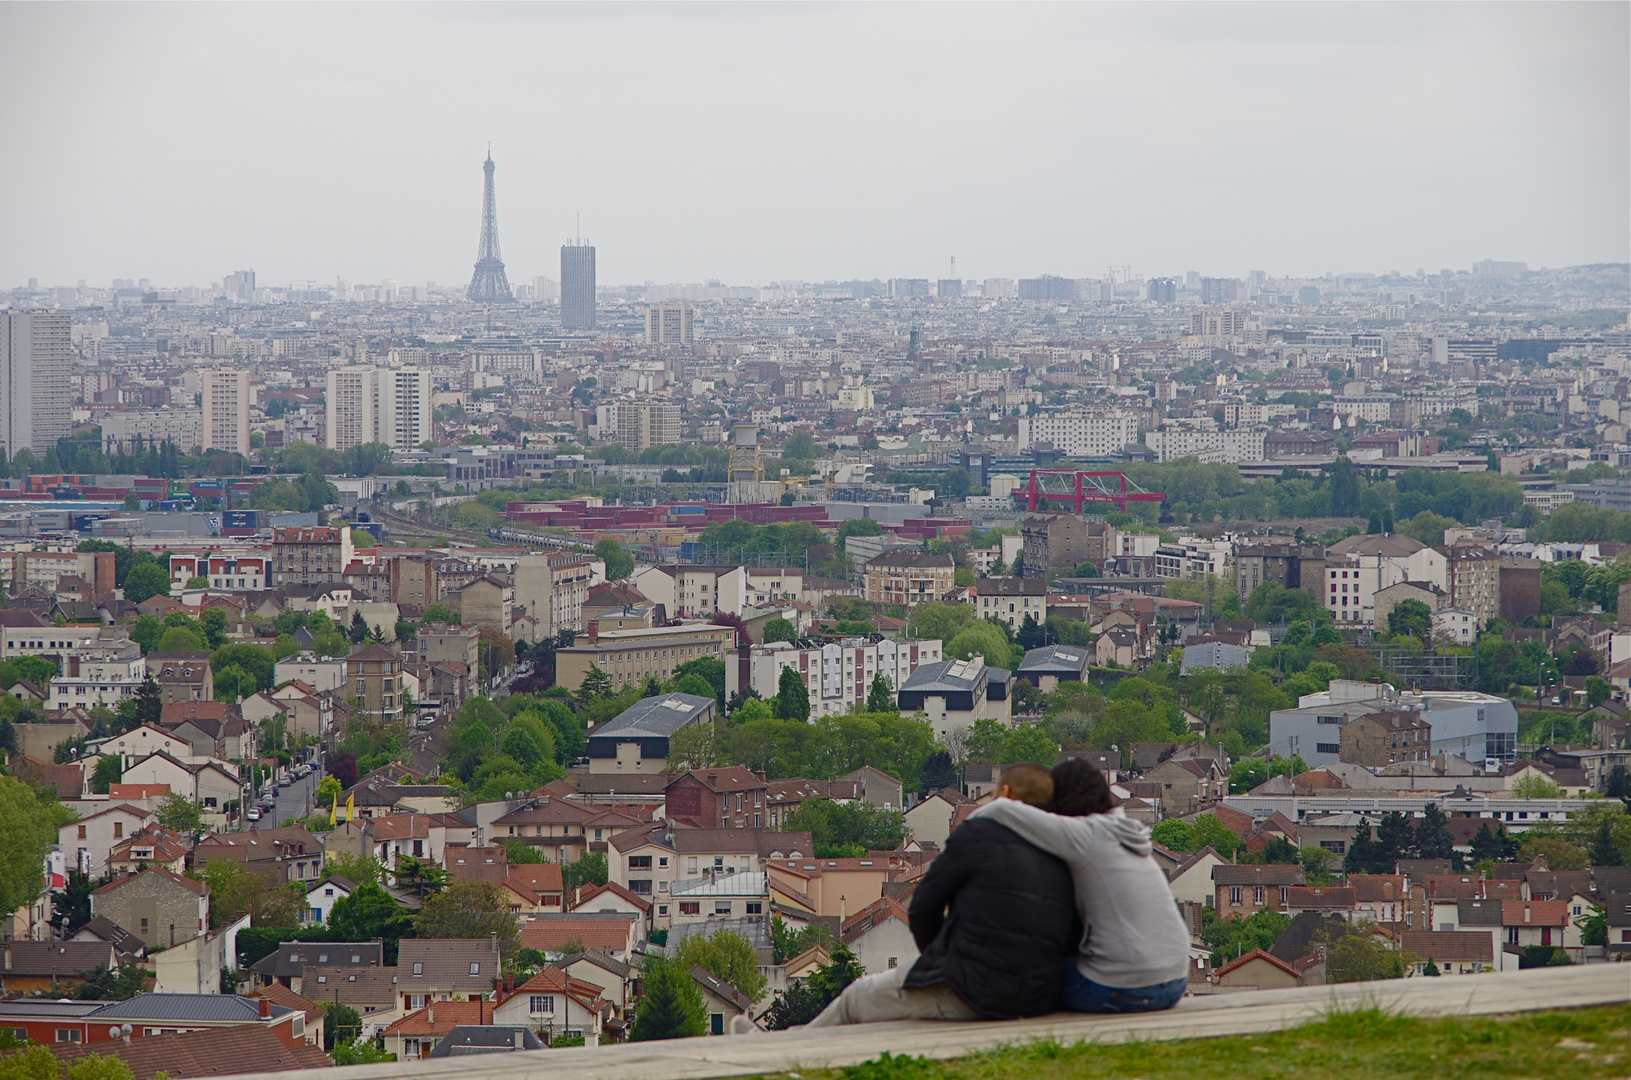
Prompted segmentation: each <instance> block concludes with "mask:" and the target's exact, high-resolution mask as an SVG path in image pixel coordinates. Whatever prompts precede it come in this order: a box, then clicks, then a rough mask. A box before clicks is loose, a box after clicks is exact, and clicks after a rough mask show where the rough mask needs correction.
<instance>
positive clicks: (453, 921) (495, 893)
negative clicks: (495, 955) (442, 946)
mask: <svg viewBox="0 0 1631 1080" xmlns="http://www.w3.org/2000/svg"><path fill="white" fill-rule="evenodd" d="M414 929H415V931H416V933H417V936H419V937H422V938H487V937H490V936H492V935H495V934H496V935H497V936H498V948H499V954H500V955H501V956H502V957H503V958H504V959H505V960H508V959H509V958H510V957H511V956H513V955H514V954H515V950H516V949H518V948H520V945H521V928H520V926H519V924H517V923H516V921H515V916H514V915H512V914H510V905H509V901H508V900H506V899H505V897H504V894H503V893H502V892H501V891H500V889H499V887H498V885H497V884H495V883H494V882H491V881H472V880H464V881H455V882H453V883H452V884H450V885H449V886H448V887H447V888H445V889H443V890H442V891H441V892H438V893H435V894H434V895H432V896H430V897H427V898H426V900H425V902H424V905H423V906H422V907H420V909H419V917H418V918H417V919H416V920H415V921H414Z"/></svg>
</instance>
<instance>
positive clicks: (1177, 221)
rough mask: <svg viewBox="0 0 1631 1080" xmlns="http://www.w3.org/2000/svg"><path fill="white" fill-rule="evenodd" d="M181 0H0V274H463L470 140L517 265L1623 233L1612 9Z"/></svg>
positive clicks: (1208, 259)
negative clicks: (129, 115) (136, 107)
mask: <svg viewBox="0 0 1631 1080" xmlns="http://www.w3.org/2000/svg"><path fill="white" fill-rule="evenodd" d="M181 10H182V9H178V8H168V7H162V6H161V7H141V8H125V7H118V8H95V7H89V6H87V7H75V8H51V7H43V6H42V7H25V6H7V7H4V8H0V20H3V24H4V25H6V26H8V27H10V28H13V29H14V30H15V31H16V32H17V33H18V34H19V35H20V37H19V38H18V39H19V40H26V39H28V37H29V36H33V37H40V38H42V39H43V38H44V37H62V36H71V37H72V39H73V40H74V41H76V43H77V45H76V48H75V49H74V50H73V51H72V53H71V54H70V55H68V56H67V57H66V58H65V57H64V56H63V55H57V54H48V53H46V52H45V51H43V50H41V51H38V56H36V55H33V54H31V55H29V56H24V57H21V58H19V62H18V63H16V64H14V65H11V66H8V68H7V69H6V71H5V73H3V74H0V86H4V87H5V89H6V90H7V92H8V97H9V98H10V99H11V100H14V101H20V102H32V103H34V106H35V107H33V108H20V109H17V110H13V111H12V112H10V113H9V114H8V115H7V116H6V117H5V118H3V119H0V137H4V138H5V139H6V140H7V143H8V145H9V146H12V147H14V148H16V149H17V150H19V151H20V152H17V153H10V154H7V155H5V157H4V160H3V161H0V188H3V189H4V190H5V191H7V192H8V195H9V198H8V199H7V200H5V203H4V209H0V230H3V232H4V234H5V235H6V236H7V237H8V243H7V244H6V245H4V249H3V250H0V283H5V284H7V285H11V284H18V283H21V282H24V281H26V280H27V279H29V278H36V277H37V278H39V279H40V280H41V282H42V284H45V285H71V284H73V283H75V282H77V281H78V280H80V279H85V280H86V281H87V282H89V283H91V284H94V285H105V284H106V283H107V282H108V281H111V280H112V279H113V278H116V277H117V278H126V277H129V278H137V277H146V278H149V279H151V280H152V281H154V282H155V284H160V283H162V284H165V285H184V284H197V285H207V284H209V283H210V282H212V281H215V280H220V279H221V278H222V277H224V275H226V274H228V273H230V272H232V271H233V270H234V269H235V268H241V267H246V266H249V267H255V268H256V269H257V271H258V273H259V275H260V278H261V280H262V281H263V282H266V283H269V284H270V283H277V284H287V283H290V282H296V283H300V282H306V281H312V282H315V283H318V284H323V283H327V282H332V281H333V280H334V278H335V277H336V275H338V276H342V277H344V278H346V279H348V280H355V281H384V280H390V279H395V280H399V281H402V282H404V283H408V282H413V283H419V282H425V281H435V282H437V283H439V284H443V285H451V284H453V283H455V282H458V281H461V280H463V281H468V280H469V277H468V275H469V273H470V247H469V238H470V222H471V220H472V217H473V216H474V215H475V214H476V212H477V210H478V207H477V204H476V200H475V198H474V197H473V196H474V192H473V184H472V173H473V165H474V164H475V163H477V162H479V161H480V160H481V158H482V156H483V154H484V153H485V149H486V146H487V143H488V142H489V140H490V141H491V143H492V146H493V156H494V158H495V160H499V161H502V162H503V163H504V165H505V177H506V180H505V189H506V212H505V225H504V238H505V242H506V244H505V246H506V247H507V248H508V249H509V251H508V252H507V254H508V259H507V263H508V266H509V271H510V275H511V279H512V280H514V281H528V280H530V279H531V278H533V277H535V276H550V277H553V276H555V275H554V274H553V273H551V271H552V270H555V269H556V267H557V266H558V260H557V253H558V248H559V245H560V244H561V241H562V240H563V239H565V238H567V237H568V236H575V235H578V231H577V230H578V226H577V224H576V217H577V215H578V214H579V213H580V212H581V214H582V219H583V226H582V234H583V235H585V236H588V237H591V238H593V241H594V243H595V244H596V246H597V248H599V249H600V250H599V259H598V261H599V264H600V265H599V268H598V271H599V279H600V280H602V281H605V282H626V283H634V282H641V281H666V282H691V281H703V280H709V279H716V280H722V281H728V282H732V283H740V284H750V285H753V284H763V283H768V282H771V281H776V280H782V279H789V278H791V279H801V280H812V281H819V280H830V279H838V280H843V279H847V278H854V277H862V278H873V277H878V278H889V277H923V278H929V279H935V278H939V277H946V276H949V259H950V258H951V257H952V256H956V258H957V261H958V276H959V277H963V278H968V279H973V280H979V279H983V278H989V277H1012V278H1018V277H1026V276H1035V275H1038V274H1043V273H1057V274H1061V275H1065V276H1073V277H1098V276H1102V275H1103V273H1104V271H1105V267H1106V266H1108V265H1112V264H1113V265H1115V266H1117V267H1118V268H1121V267H1124V266H1131V267H1132V269H1133V271H1134V276H1140V275H1142V276H1160V275H1165V274H1173V273H1183V272H1185V271H1187V270H1198V271H1200V272H1201V273H1203V274H1210V275H1217V276H1245V275H1246V274H1247V273H1248V272H1249V271H1250V270H1253V269H1262V270H1266V271H1268V272H1269V273H1270V274H1271V275H1274V276H1276V277H1318V276H1320V275H1322V274H1324V273H1327V272H1339V273H1343V272H1372V273H1386V272H1388V271H1390V270H1398V271H1400V272H1402V273H1404V274H1412V273H1414V271H1415V270H1416V269H1418V268H1423V269H1426V270H1427V271H1428V272H1429V273H1433V272H1436V271H1437V270H1438V269H1440V268H1441V267H1456V268H1464V267H1467V266H1470V265H1471V264H1472V263H1473V262H1475V261H1478V260H1483V259H1496V260H1511V261H1522V262H1527V263H1528V264H1529V265H1530V266H1533V267H1540V266H1551V267H1556V266H1564V265H1575V264H1586V263H1592V262H1619V261H1625V260H1626V259H1627V258H1628V256H1631V240H1628V236H1631V215H1628V211H1627V199H1626V193H1627V190H1628V188H1631V140H1628V139H1627V137H1626V130H1627V126H1628V117H1631V108H1628V105H1627V101H1628V99H1631V92H1628V88H1631V75H1628V71H1631V66H1628V63H1627V49H1626V47H1625V41H1626V37H1627V33H1626V32H1627V28H1628V20H1627V13H1626V9H1625V8H1624V7H1623V6H1615V5H1547V6H1544V7H1522V6H1500V7H1483V6H1475V5H1457V6H1411V7H1392V6H1383V5H1366V6H1363V7H1347V6H1333V5H1321V6H1318V7H1314V6H1306V7H1295V6H1293V7H1275V8H1261V7H1255V6H1249V5H1247V6H1230V7H1222V8H1219V7H1194V6H1187V5H1163V6H1160V7H1159V8H1127V7H1113V6H1090V7H1085V8H1063V7H1045V8H1008V7H1005V8H1000V9H998V8H947V9H940V8H922V7H911V8H902V7H882V8H855V7H792V8H781V7H778V8H718V7H709V6H685V7H678V6H676V7H661V8H646V7H633V8H621V7H620V8H616V9H602V8H578V7H561V8H547V9H533V8H519V7H499V8H494V7H481V6H476V7H460V8H446V7H428V8H416V9H372V8H338V9H335V8H324V9H320V10H317V11H314V12H308V13H304V14H303V16H302V17H301V18H295V17H294V16H293V13H291V12H287V11H282V10H279V9H274V8H233V9H202V10H197V11H194V10H189V11H188V13H187V15H186V16H185V17H183V16H181V15H180V14H179V12H180V11H181ZM929 12H932V13H933V14H932V17H929V16H927V15H926V13H929ZM363 35H368V37H367V39H366V41H364V39H363ZM245 41H250V42H254V45H253V46H252V47H248V48H247V49H246V47H245V46H244V45H243V44H242V43H243V42H245ZM359 41H362V42H363V46H362V47H358V43H359ZM770 43H775V44H776V48H774V49H768V50H767V46H768V45H769V44H770ZM566 45H570V46H571V47H570V48H566V47H563V46H566ZM675 45H678V46H679V47H678V48H673V47H674V46H675ZM1289 45H1295V46H1296V48H1294V49H1291V48H1287V46H1289ZM348 50H349V51H348ZM539 50H542V51H541V52H540V51H539ZM669 51H672V52H673V53H674V54H675V55H668V53H669ZM351 52H354V54H355V57H354V60H353V57H352V55H351ZM533 54H536V55H541V56H542V57H543V59H542V60H541V61H540V60H536V59H530V60H529V59H527V58H528V57H529V55H533ZM48 55H50V56H51V57H52V59H51V60H50V62H49V63H47V62H46V60H45V59H44V57H46V56H48ZM137 56H141V57H143V58H144V59H143V61H142V63H141V64H140V66H137V65H136V63H135V61H134V59H133V58H134V57H137ZM445 56H479V57H481V59H480V60H479V61H474V60H470V61H457V62H445V61H443V59H442V58H443V57H445ZM676 56H677V57H678V58H677V59H676ZM150 57H157V58H158V60H159V61H160V62H158V63H150V62H148V59H147V58H150ZM342 58H343V60H344V62H342ZM255 60H266V61H267V62H268V63H270V64H271V66H270V68H269V69H268V70H267V71H265V72H264V75H263V76H260V77H257V79H256V80H255V82H254V84H253V88H252V89H251V90H248V91H245V92H244V93H240V94H221V93H220V92H219V85H220V81H221V80H223V79H229V78H231V77H233V76H235V75H236V74H237V72H238V71H239V70H240V69H242V67H243V65H244V64H245V63H248V62H252V61H255ZM274 61H275V62H274ZM250 66H251V67H253V64H252V63H251V64H250ZM115 94H116V95H117V97H118V100H126V101H136V102H142V103H144V104H145V105H146V106H148V108H147V109H146V110H145V112H144V115H143V118H142V122H141V123H139V124H137V123H125V124H121V123H113V124H109V125H103V126H101V127H98V128H96V129H94V130H95V131H96V134H95V135H94V136H91V137H90V138H89V140H88V141H87V138H86V137H85V135H84V134H83V133H82V134H81V135H79V136H76V135H74V132H75V130H76V128H75V127H74V126H73V125H72V124H71V123H68V122H67V121H66V119H65V118H66V117H70V116H75V115H94V113H95V110H97V109H98V108H102V107H104V104H105V103H106V102H108V101H110V100H114V99H115V98H114V95H115ZM478 97H479V99H480V101H481V103H482V107H480V108H475V107H473V106H474V104H475V103H476V101H477V99H478ZM1214 103H1219V104H1216V105H1214ZM631 128H638V129H639V130H640V133H641V134H640V139H639V140H638V141H636V140H635V139H633V138H632V137H631V136H630V135H628V134H627V132H629V131H630V130H631ZM203 131H208V132H210V135H209V136H208V137H207V138H206V137H205V136H203V135H200V134H199V132H203ZM274 144H276V145H286V146H292V147H297V148H298V149H299V152H295V153H281V154H277V155H268V154H266V153H265V149H266V147H267V146H269V145H274ZM46 163H50V164H46Z"/></svg>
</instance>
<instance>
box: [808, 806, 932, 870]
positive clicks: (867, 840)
mask: <svg viewBox="0 0 1631 1080" xmlns="http://www.w3.org/2000/svg"><path fill="white" fill-rule="evenodd" d="M782 828H784V829H786V830H789V831H793V832H808V833H809V834H810V840H811V842H812V843H813V844H815V854H816V857H817V858H822V859H836V858H864V857H865V856H866V855H867V854H868V853H869V852H873V851H895V850H897V849H899V848H900V846H901V845H902V844H903V843H905V840H906V819H905V818H904V817H903V816H902V815H901V812H900V811H899V810H885V809H882V808H881V807H877V806H873V805H872V804H871V803H865V802H860V801H858V800H857V801H854V802H847V803H839V802H833V801H831V800H826V799H808V800H806V801H804V802H802V803H800V804H799V805H798V807H797V808H796V809H795V810H793V812H792V813H790V814H788V815H786V817H784V818H783V825H782Z"/></svg>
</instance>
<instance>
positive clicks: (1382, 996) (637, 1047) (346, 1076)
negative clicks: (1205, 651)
mask: <svg viewBox="0 0 1631 1080" xmlns="http://www.w3.org/2000/svg"><path fill="white" fill-rule="evenodd" d="M1627 1001H1631V964H1594V965H1590V966H1586V967H1562V968H1537V969H1534V970H1531V971H1513V972H1506V973H1503V974H1488V975H1459V976H1444V977H1442V978H1437V979H1423V978H1415V979H1399V980H1392V981H1388V982H1376V983H1347V984H1344V985H1341V986H1310V987H1305V988H1302V989H1298V990H1260V991H1244V992H1240V993H1233V994H1215V995H1209V996H1206V997H1191V998H1185V999H1184V1000H1183V1001H1182V1002H1181V1003H1180V1004H1179V1005H1178V1006H1177V1008H1174V1009H1172V1010H1170V1011H1168V1012H1164V1013H1152V1014H1146V1015H1144V1016H1084V1015H1081V1014H1078V1013H1057V1014H1055V1015H1053V1016H1046V1017H1041V1018H1039V1019H1035V1020H1011V1021H1006V1022H1002V1023H973V1024H947V1023H936V1022H933V1021H922V1020H909V1021H900V1022H896V1023H889V1024H859V1025H855V1026H853V1027H842V1028H824V1029H821V1030H818V1031H806V1030H794V1031H777V1032H755V1033H753V1034H751V1035H738V1036H714V1037H706V1038H700V1039H674V1040H670V1041H666V1042H652V1043H629V1044H625V1045H622V1046H602V1047H584V1048H581V1049H579V1048H573V1049H563V1050H533V1051H517V1052H515V1053H512V1054H509V1055H507V1056H506V1057H505V1058H504V1059H503V1061H502V1063H500V1062H496V1061H495V1060H494V1059H493V1058H492V1057H490V1056H489V1057H482V1058H476V1059H457V1058H455V1059H450V1060H444V1061H409V1062H388V1063H385V1064H380V1065H353V1066H349V1067H347V1068H341V1069H329V1070H325V1072H324V1076H325V1078H332V1080H374V1078H380V1080H398V1078H402V1077H415V1078H419V1077H423V1078H430V1080H481V1078H486V1077H490V1076H493V1075H495V1074H499V1073H502V1074H503V1075H504V1077H505V1078H506V1080H555V1078H558V1077H562V1076H570V1077H572V1080H706V1078H711V1077H728V1076H756V1075H759V1074H761V1073H778V1072H787V1071H790V1070H800V1069H821V1068H838V1067H840V1066H844V1065H856V1064H859V1063H860V1062H863V1061H868V1060H871V1059H874V1058H876V1057H878V1056H879V1055H880V1054H882V1053H883V1052H884V1051H886V1050H887V1051H888V1052H889V1053H891V1054H897V1055H913V1056H916V1055H922V1056H924V1057H929V1058H954V1057H962V1056H964V1055H966V1054H969V1053H972V1052H974V1051H977V1050H988V1049H991V1048H993V1047H997V1046H1002V1045H1005V1044H1010V1043H1019V1042H1027V1041H1030V1040H1033V1039H1043V1038H1054V1039H1057V1040H1059V1041H1060V1042H1062V1043H1067V1044H1069V1043H1075V1042H1077V1041H1080V1040H1084V1039H1085V1040H1090V1041H1097V1042H1106V1043H1119V1042H1127V1041H1129V1040H1132V1039H1143V1040H1160V1041H1168V1040H1173V1039H1198V1038H1208V1037H1213V1036H1220V1035H1245V1034H1259V1033H1265V1032H1273V1031H1280V1030H1282V1029H1284V1028H1288V1027H1292V1026H1295V1025H1297V1024H1302V1023H1307V1022H1309V1021H1312V1020H1317V1019H1319V1018H1320V1017H1322V1016H1323V1015H1325V1014H1327V1013H1329V1012H1332V1011H1334V1010H1342V1009H1360V1008H1366V1007H1369V1006H1373V1005H1374V1006H1378V1007H1380V1008H1383V1009H1387V1010H1392V1011H1397V1012H1400V1013H1403V1014H1407V1015H1411V1016H1480V1015H1489V1014H1491V1013H1517V1012H1532V1011H1536V1010H1541V1009H1568V1008H1580V1007H1583V1006H1587V1005H1612V1004H1618V1003H1622V1002H1627ZM250 1075H254V1076H256V1077H257V1078H265V1080H271V1078H272V1077H283V1078H284V1080H287V1074H283V1073H260V1074H250Z"/></svg>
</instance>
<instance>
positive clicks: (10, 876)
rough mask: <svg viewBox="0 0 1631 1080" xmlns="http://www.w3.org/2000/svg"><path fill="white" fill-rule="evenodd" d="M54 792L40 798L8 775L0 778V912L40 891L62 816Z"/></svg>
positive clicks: (65, 819) (26, 786) (30, 900)
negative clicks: (1, 825)
mask: <svg viewBox="0 0 1631 1080" xmlns="http://www.w3.org/2000/svg"><path fill="white" fill-rule="evenodd" d="M62 815H63V808H62V805H61V804H60V803H58V802H57V801H56V798H55V796H54V795H52V796H51V797H50V798H49V799H45V798H42V797H41V795H40V794H39V793H38V792H36V791H35V790H34V789H33V788H31V787H29V786H28V785H27V784H24V783H22V782H21V781H18V780H14V779H12V778H11V777H9V776H7V777H0V821H4V822H5V823H6V827H5V828H4V829H0V911H16V910H17V909H18V908H20V907H22V906H24V905H25V904H28V903H31V902H32V901H33V900H34V898H35V897H37V896H39V894H40V888H41V883H40V867H42V866H44V865H45V853H46V851H47V850H49V849H50V846H51V844H52V842H53V841H54V840H55V839H56V835H57V828H58V826H59V825H63V824H66V823H67V821H70V820H72V818H71V817H64V820H61V821H59V820H58V817H59V816H62Z"/></svg>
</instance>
